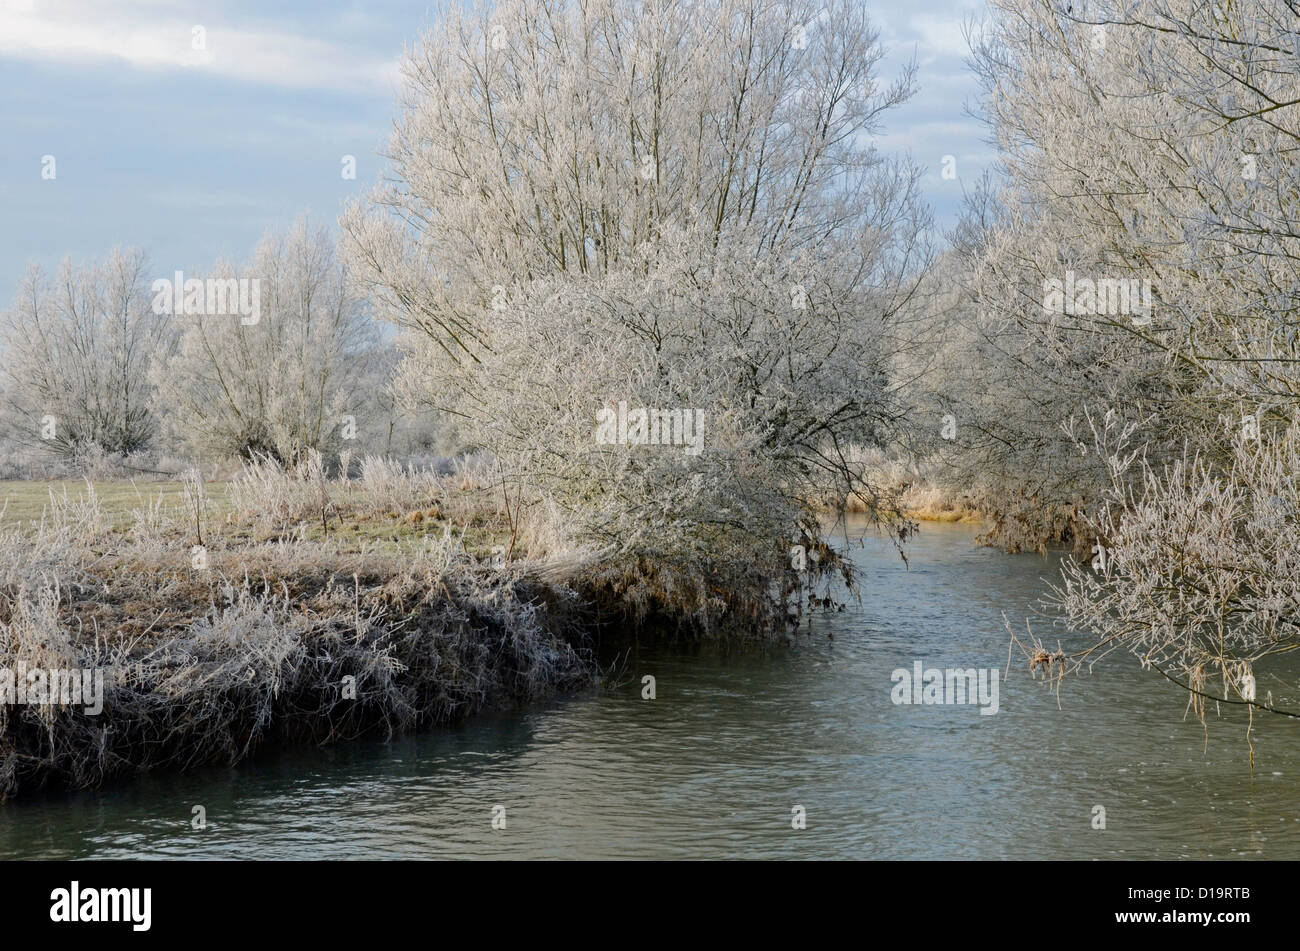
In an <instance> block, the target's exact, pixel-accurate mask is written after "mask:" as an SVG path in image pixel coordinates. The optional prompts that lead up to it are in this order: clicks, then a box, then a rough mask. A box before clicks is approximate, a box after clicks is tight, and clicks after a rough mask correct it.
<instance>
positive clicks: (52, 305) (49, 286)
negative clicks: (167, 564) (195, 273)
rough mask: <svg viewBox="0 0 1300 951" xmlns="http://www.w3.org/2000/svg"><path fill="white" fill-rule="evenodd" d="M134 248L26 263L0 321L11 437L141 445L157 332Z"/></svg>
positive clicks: (102, 447) (128, 449)
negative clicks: (86, 258) (49, 263)
mask: <svg viewBox="0 0 1300 951" xmlns="http://www.w3.org/2000/svg"><path fill="white" fill-rule="evenodd" d="M146 269H147V263H146V258H145V255H144V253H143V252H141V251H137V250H120V249H119V250H115V251H114V252H113V253H112V254H111V255H110V256H109V257H108V258H107V259H106V260H104V261H99V262H89V263H86V264H84V265H77V264H74V263H73V262H72V261H71V260H65V261H64V262H63V264H62V265H60V267H59V269H58V273H57V274H56V275H55V276H54V278H53V279H52V280H51V279H50V278H49V277H48V276H47V275H45V274H44V273H43V272H42V271H41V270H40V269H39V268H37V267H34V266H33V267H32V268H31V269H30V270H29V271H28V272H27V275H26V276H25V277H24V279H23V281H22V283H21V285H20V287H19V290H18V294H17V295H16V297H15V299H14V301H13V303H12V305H11V306H10V307H9V308H8V310H7V311H5V313H4V315H3V318H2V319H0V355H2V356H0V376H3V377H4V378H5V385H4V387H3V390H4V392H5V395H6V403H7V410H8V412H7V413H6V414H5V415H6V416H8V417H9V422H10V424H11V425H10V428H11V431H12V435H13V437H14V438H16V439H17V440H18V441H20V442H27V443H30V444H32V445H37V446H41V447H43V448H46V449H49V450H50V451H51V452H54V453H56V454H59V455H63V456H70V457H71V456H76V455H77V454H78V453H79V452H82V451H91V452H93V451H96V450H99V451H104V452H109V453H117V454H129V453H133V452H137V451H139V450H142V449H144V448H146V447H147V446H148V445H149V442H150V440H151V439H152V437H153V435H154V433H155V429H156V423H155V420H154V418H153V416H152V415H151V414H150V412H149V400H150V397H151V394H152V390H151V387H150V386H149V381H148V368H149V362H150V360H151V359H152V358H153V354H154V350H155V348H156V346H157V344H158V341H159V338H160V335H161V331H162V328H161V318H159V317H158V316H157V315H155V314H154V313H153V311H152V309H151V308H150V296H149V289H148V285H147V282H146Z"/></svg>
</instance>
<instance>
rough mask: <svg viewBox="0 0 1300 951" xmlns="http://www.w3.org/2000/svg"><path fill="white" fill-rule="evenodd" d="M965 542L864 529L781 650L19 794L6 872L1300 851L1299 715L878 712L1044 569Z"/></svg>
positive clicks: (941, 529)
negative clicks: (362, 735)
mask: <svg viewBox="0 0 1300 951" xmlns="http://www.w3.org/2000/svg"><path fill="white" fill-rule="evenodd" d="M974 535H975V532H974V530H973V529H971V528H969V527H966V526H954V525H939V524H927V525H925V526H924V529H923V531H922V533H921V534H920V535H919V536H918V537H917V538H916V539H915V541H914V542H913V543H912V544H911V545H910V548H909V555H910V560H911V565H910V569H909V568H908V567H906V566H904V565H903V564H902V562H901V561H900V560H899V558H898V556H897V554H896V553H895V552H894V551H893V550H892V548H891V547H890V546H889V544H888V543H887V542H885V541H883V540H881V539H878V538H877V537H875V536H874V535H867V537H866V538H865V539H864V546H863V548H862V549H860V550H858V551H857V553H856V557H857V558H858V559H859V561H860V563H861V565H862V567H863V569H864V572H865V587H864V596H863V604H862V605H861V607H860V608H858V607H854V608H851V609H850V610H848V611H846V612H845V613H843V614H838V615H835V616H834V617H833V618H830V619H826V620H818V621H816V622H814V625H813V632H812V634H811V635H810V636H803V637H800V638H799V640H798V642H797V644H796V645H795V646H793V647H784V646H783V647H779V648H771V649H767V650H744V651H737V650H730V651H727V650H719V649H717V648H710V649H700V650H696V651H692V652H690V653H683V652H682V651H680V650H670V649H664V648H655V649H646V648H642V649H641V650H639V651H636V650H634V651H633V653H632V654H631V655H630V658H629V660H628V664H627V675H628V676H627V677H626V678H625V679H626V681H627V683H626V685H625V686H622V687H619V688H617V689H608V690H599V691H593V692H590V693H588V694H585V695H582V696H577V697H569V698H566V699H564V700H560V701H557V702H555V703H552V704H548V705H546V706H544V707H541V708H537V709H532V710H530V711H528V712H525V713H516V714H509V715H500V716H490V717H481V718H478V719H475V720H473V721H472V722H470V723H467V724H463V725H461V726H458V727H455V728H452V729H448V730H442V731H438V732H435V733H430V734H426V735H423V736H416V737H405V738H401V739H397V740H394V741H393V742H390V743H382V742H376V741H370V742H357V743H352V744H348V745H345V746H341V747H336V748H333V749H324V750H309V751H293V752H283V751H277V752H266V753H264V754H263V755H262V756H260V757H259V758H258V759H257V760H256V761H254V762H252V763H246V764H243V765H241V766H238V767H236V768H209V769H204V770H200V771H196V772H193V773H190V774H187V775H180V776H178V775H144V776H141V777H139V778H138V779H131V780H127V781H123V782H119V783H117V784H114V785H112V786H110V787H107V788H104V789H101V790H95V791H90V792H80V793H72V794H57V793H56V794H46V795H44V796H37V797H36V798H29V799H26V800H20V801H18V802H13V803H9V804H8V805H5V806H3V807H0V857H5V858H14V857H22V858H38V857H39V858H73V857H114V858H123V857H133V856H134V857H185V858H190V857H226V858H444V857H502V858H608V857H616V858H721V857H757V858H774V857H791V858H828V857H829V858H839V857H845V858H925V859H931V858H935V859H938V858H979V857H991V858H1060V857H1078V858H1091V857H1130V858H1146V857H1151V858H1180V857H1192V858H1208V857H1215V858H1231V857H1235V856H1252V857H1265V858H1298V857H1300V804H1298V803H1297V798H1298V797H1297V796H1296V794H1295V788H1296V787H1295V782H1296V779H1297V777H1300V722H1297V721H1294V720H1287V719H1284V718H1280V717H1268V716H1265V717H1261V716H1257V717H1256V736H1255V757H1256V760H1255V772H1254V774H1253V775H1252V774H1251V772H1250V768H1249V764H1248V759H1247V747H1246V744H1245V740H1244V737H1245V725H1246V719H1245V716H1244V714H1239V713H1237V712H1236V711H1235V710H1234V711H1232V712H1231V713H1229V712H1228V711H1226V710H1225V715H1224V717H1223V718H1222V719H1212V720H1211V721H1210V733H1209V741H1208V747H1207V745H1206V737H1205V734H1204V732H1203V730H1202V728H1201V725H1200V723H1199V722H1198V721H1196V720H1195V719H1191V720H1187V721H1184V720H1183V719H1182V712H1183V699H1182V697H1181V695H1180V692H1179V691H1178V690H1177V688H1174V687H1173V686H1171V685H1169V684H1167V683H1165V682H1164V681H1161V680H1160V679H1159V678H1158V677H1156V676H1155V675H1150V674H1144V673H1142V672H1141V671H1140V670H1138V669H1137V665H1136V663H1134V662H1132V661H1131V660H1129V659H1128V658H1127V657H1120V656H1118V655H1114V656H1113V657H1112V658H1111V659H1110V661H1108V662H1107V663H1106V664H1105V665H1104V666H1103V667H1102V668H1101V669H1100V670H1098V671H1096V672H1094V674H1093V675H1092V677H1091V678H1089V679H1088V680H1087V681H1075V682H1071V683H1067V684H1066V686H1065V689H1064V690H1063V692H1062V698H1061V702H1062V708H1060V709H1058V706H1057V702H1056V699H1055V698H1054V697H1053V696H1052V695H1051V694H1050V693H1048V692H1047V691H1046V690H1045V689H1044V688H1043V687H1042V686H1041V685H1038V684H1034V683H1032V682H1031V681H1030V680H1029V679H1028V678H1027V676H1025V675H1024V673H1023V666H1022V665H1020V664H1019V663H1018V662H1017V665H1016V666H1015V667H1013V670H1012V675H1011V677H1010V680H1009V682H1004V683H1003V684H1002V685H1001V696H1000V706H1001V709H1000V711H999V712H998V713H997V715H995V716H980V715H979V712H978V708H977V707H975V706H895V705H894V704H893V703H892V702H891V701H890V688H891V683H890V673H891V671H892V670H894V669H895V668H897V667H910V666H911V664H912V663H913V662H914V661H916V660H923V661H925V662H926V664H927V665H928V666H936V667H958V666H960V667H1003V666H1004V665H1005V663H1006V659H1007V635H1006V632H1005V629H1004V627H1003V621H1002V615H1003V612H1005V613H1006V615H1007V616H1008V617H1009V618H1011V619H1012V620H1013V621H1014V620H1016V619H1023V617H1024V615H1025V614H1026V612H1027V611H1028V610H1030V609H1031V608H1032V605H1033V604H1034V602H1035V601H1036V600H1037V598H1038V597H1040V596H1041V594H1042V593H1043V591H1044V583H1043V581H1042V579H1043V578H1045V577H1050V576H1051V574H1052V573H1053V566H1054V561H1053V560H1051V559H1044V558H1039V557H1035V556H1025V555H1021V556H1008V555H1004V554H1001V553H999V552H996V551H991V550H988V549H983V548H979V547H977V546H976V545H975V544H974ZM828 634H833V637H829V636H828ZM647 673H649V674H653V675H654V676H655V677H656V679H657V693H658V696H657V699H656V700H654V701H647V700H642V699H641V685H640V678H641V676H642V675H644V674H647ZM1274 674H1275V676H1270V675H1268V674H1264V675H1263V676H1261V678H1260V692H1261V693H1263V692H1264V691H1265V690H1270V689H1271V690H1272V691H1273V695H1274V697H1275V699H1277V701H1278V703H1279V705H1286V706H1288V707H1295V706H1300V701H1298V700H1297V693H1298V691H1297V689H1296V683H1297V680H1298V679H1300V678H1298V676H1297V670H1296V669H1295V668H1294V667H1291V668H1289V669H1282V668H1277V669H1275V671H1274ZM196 804H199V805H202V806H203V807H204V808H205V809H206V812H207V823H208V825H207V828H206V830H204V831H194V830H193V829H191V826H190V819H191V809H192V807H193V806H194V805H196ZM497 805H501V806H504V807H505V816H506V826H507V827H506V829H504V830H493V828H492V811H493V807H494V806H497ZM796 805H801V806H803V807H804V808H805V809H806V811H807V828H806V829H804V830H802V831H796V830H793V829H791V809H792V807H794V806H796ZM1095 805H1101V806H1104V807H1105V810H1106V825H1107V828H1106V829H1105V831H1097V830H1094V829H1093V828H1092V827H1091V821H1092V810H1093V807H1094V806H1095Z"/></svg>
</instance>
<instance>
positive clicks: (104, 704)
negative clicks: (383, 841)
mask: <svg viewBox="0 0 1300 951" xmlns="http://www.w3.org/2000/svg"><path fill="white" fill-rule="evenodd" d="M44 488H45V495H46V498H45V500H44V502H43V504H42V505H41V507H40V510H39V514H35V513H34V512H33V499H32V496H33V494H35V493H36V492H37V491H38V488H37V487H36V486H35V485H33V484H9V485H4V484H0V507H3V505H4V500H5V499H8V501H9V503H10V504H9V507H8V508H7V509H5V513H6V514H5V517H4V518H3V519H0V670H3V671H8V672H11V675H12V676H13V677H15V678H18V682H17V683H15V684H13V686H12V687H10V689H13V688H14V687H16V688H17V689H16V690H14V692H13V694H12V695H11V696H5V697H4V698H3V699H4V701H5V702H2V703H0V798H6V797H9V796H13V795H15V794H19V793H22V792H26V791H29V790H31V789H35V788H39V787H42V786H45V785H49V784H54V785H68V786H76V787H86V786H93V785H97V784H99V783H101V782H103V781H104V780H106V779H108V778H110V777H113V776H118V775H122V774H125V773H130V772H133V771H138V770H145V769H154V768H162V767H173V768H187V767H191V766H195V765H198V764H200V763H208V762H224V763H234V762H238V761H240V760H242V759H243V758H245V757H247V756H248V755H249V754H250V753H251V752H253V751H254V750H255V749H257V748H258V747H259V746H260V745H262V744H264V743H266V742H268V741H269V740H272V739H274V738H287V739H290V740H293V741H295V742H303V743H306V742H310V743H328V742H333V741H336V740H340V739H347V738H351V737H355V736H359V735H362V734H366V733H370V732H378V733H381V734H392V733H394V732H400V731H405V730H412V729H418V728H422V727H428V726H431V725H436V724H440V723H446V722H449V721H452V720H456V719H460V718H463V717H465V716H468V715H470V714H473V713H476V712H479V711H481V710H486V709H499V708H503V707H508V706H511V705H514V704H518V703H527V702H533V701H536V700H537V699H539V698H542V697H546V696H549V695H551V694H553V693H556V692H559V691H566V690H573V689H579V688H581V687H584V686H587V685H589V684H591V683H592V682H594V681H595V679H596V677H597V676H598V669H597V666H596V664H595V663H594V662H593V660H592V658H591V653H590V650H589V649H588V637H587V634H588V632H587V618H586V617H585V616H584V615H583V607H582V604H581V601H580V599H579V598H578V597H577V596H576V595H575V594H574V592H573V589H572V588H570V587H569V586H568V585H567V583H566V582H565V580H564V579H563V578H562V577H560V575H561V574H562V571H560V569H559V567H557V565H556V564H554V563H553V562H548V561H545V560H541V561H537V560H527V559H522V560H517V561H511V562H510V563H508V564H506V563H503V562H502V559H501V558H500V557H499V551H500V548H499V545H500V542H501V541H502V540H503V538H505V539H508V535H509V531H508V526H507V525H505V524H503V520H502V519H498V518H496V517H495V516H494V512H493V508H492V506H490V505H487V504H485V502H484V499H483V497H482V494H483V489H484V487H483V486H482V485H479V484H477V483H476V482H475V480H474V477H473V475H472V474H468V473H460V474H453V475H451V476H440V475H437V474H434V473H421V474H416V473H410V472H403V471H401V470H399V469H397V468H396V467H393V466H387V465H385V464H383V463H382V462H378V461H376V462H374V463H372V464H371V465H370V466H369V468H368V470H367V473H366V474H365V475H364V476H363V477H362V478H361V479H359V480H327V479H325V477H324V474H323V472H320V471H317V472H315V473H312V472H310V471H308V472H305V473H302V474H300V475H298V476H289V475H287V474H285V473H279V472H273V471H271V469H269V468H267V469H265V470H261V471H258V470H253V471H252V472H251V473H250V474H249V477H247V478H243V479H241V480H239V481H237V482H233V483H230V484H228V485H220V486H205V485H202V484H200V483H199V482H198V481H197V479H192V480H188V481H186V482H184V483H180V484H169V485H162V486H159V485H156V484H147V483H144V484H140V485H139V486H134V487H131V488H130V490H128V487H126V486H123V485H111V486H104V485H97V484H95V483H86V484H84V485H83V486H82V487H81V491H79V492H76V491H73V490H72V488H71V487H69V486H66V485H63V486H57V487H44ZM14 513H20V515H15V514H14ZM33 515H34V517H32V516H33ZM494 553H495V554H494ZM46 671H55V672H58V673H56V674H52V675H47V674H45V673H41V672H46ZM82 672H84V675H83V674H82ZM69 674H75V675H76V678H75V680H74V681H73V682H72V683H69V682H66V680H65V682H64V683H62V684H55V683H54V682H53V681H55V680H56V679H57V678H58V677H59V676H60V675H62V676H64V677H65V678H66V677H67V676H68V675H69ZM33 678H34V679H33ZM5 688H6V682H5V681H4V679H3V678H0V691H4V690H5ZM74 688H75V694H76V695H75V696H74V695H73V692H74ZM95 693H99V694H101V695H100V696H93V694H95Z"/></svg>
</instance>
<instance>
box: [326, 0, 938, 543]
mask: <svg viewBox="0 0 1300 951" xmlns="http://www.w3.org/2000/svg"><path fill="white" fill-rule="evenodd" d="M881 55H882V50H881V47H880V45H879V43H878V40H877V34H876V31H875V30H874V29H873V28H872V27H871V25H870V24H869V22H868V20H867V17H866V14H865V13H864V11H863V8H862V6H861V5H860V4H857V3H849V2H840V0H835V2H832V3H831V4H830V5H829V6H823V5H819V4H814V3H805V2H799V0H790V2H776V3H769V2H756V0H712V2H706V3H685V2H666V3H659V4H643V3H639V2H633V0H598V2H594V3H584V4H578V3H573V2H567V0H553V2H543V0H508V2H503V3H499V4H495V5H493V6H491V7H482V6H478V7H474V8H472V9H464V8H462V7H461V6H460V5H448V6H446V7H445V8H443V9H442V10H440V12H439V26H438V29H437V31H436V33H431V34H429V35H427V36H426V37H425V38H424V40H423V42H422V43H421V45H420V46H419V47H418V48H417V49H415V50H414V51H413V52H412V53H411V54H410V56H409V57H408V59H407V62H406V63H405V66H404V76H405V79H406V89H405V95H404V100H403V111H402V115H401V117H400V119H399V121H398V123H397V129H396V132H395V135H394V137H393V140H392V142H391V145H390V147H389V153H390V156H391V159H392V163H393V170H394V175H393V179H392V182H391V183H390V184H387V185H384V186H382V187H380V188H379V189H377V190H376V191H375V192H374V193H373V194H372V195H371V196H370V198H369V201H368V202H366V203H365V204H362V205H357V206H354V207H353V208H352V209H351V210H350V212H349V214H348V215H347V216H346V217H345V221H344V229H345V234H346V240H347V242H348V248H349V250H350V252H351V254H350V260H351V262H352V263H353V268H354V272H355V274H356V275H357V277H358V279H359V280H360V281H361V282H362V283H363V284H364V285H366V286H367V287H368V288H369V289H370V290H371V291H372V292H373V293H374V295H375V296H376V300H377V307H378V309H379V313H380V315H381V316H383V317H386V318H388V319H389V320H391V321H393V322H394V323H396V324H397V325H398V326H399V327H401V328H402V329H403V331H404V343H405V345H406V346H407V347H408V348H409V350H410V354H411V359H410V361H408V364H407V367H406V374H407V383H408V384H409V385H411V386H412V388H415V389H418V390H421V391H423V392H425V393H427V394H429V398H430V399H431V400H432V402H434V403H435V404H436V405H439V406H441V407H443V408H444V409H446V410H447V411H449V412H451V413H453V414H456V415H457V417H458V418H459V419H461V420H462V421H463V424H464V427H465V435H466V438H467V439H468V440H470V441H471V442H472V443H474V444H475V445H478V446H480V447H483V448H487V449H490V450H491V451H492V452H493V453H494V454H496V456H497V458H498V459H499V461H500V464H501V467H502V470H501V471H502V481H503V487H504V488H505V490H506V492H507V494H508V495H507V497H509V498H512V499H513V498H514V497H515V493H518V496H519V498H520V499H521V500H522V504H523V505H525V506H528V505H532V504H545V503H549V502H558V503H559V505H560V507H561V509H563V510H565V511H566V512H567V514H568V517H569V518H570V519H571V520H572V525H573V529H574V532H575V534H576V535H577V536H579V537H580V538H582V539H584V540H591V541H594V542H595V543H597V544H599V545H602V546H606V547H608V548H609V549H610V550H611V551H613V552H617V553H621V554H623V555H626V556H628V557H635V558H641V557H648V558H651V559H653V560H654V561H656V562H658V563H661V564H675V565H681V566H686V565H695V564H697V563H698V562H699V561H701V560H704V559H712V560H715V561H716V562H718V563H722V564H727V563H729V562H732V561H736V560H743V561H745V562H746V563H747V564H748V565H751V566H752V565H767V566H768V567H772V566H774V565H776V564H777V563H778V562H779V561H781V559H784V558H785V554H786V549H787V548H788V546H789V544H790V541H791V539H792V537H794V536H796V534H797V533H798V532H800V531H815V528H814V527H813V522H814V520H813V519H812V517H811V512H812V504H813V503H814V502H815V501H819V500H821V499H824V498H827V497H838V498H840V499H842V498H844V497H845V496H846V495H847V494H848V492H849V491H851V490H853V489H857V490H859V491H860V492H861V493H862V494H863V495H864V497H870V498H871V499H872V500H873V503H874V502H879V503H880V509H881V510H882V513H883V514H884V517H885V518H886V519H890V518H892V517H893V514H892V512H891V511H889V510H890V506H889V504H888V501H887V500H879V499H877V497H876V493H874V492H873V491H872V489H871V488H870V487H866V486H862V485H861V484H860V483H859V482H858V481H857V480H856V478H855V473H854V472H853V470H852V468H851V467H850V466H848V465H847V464H846V463H845V459H844V452H845V451H846V449H847V447H848V445H849V444H850V443H851V442H861V443H865V444H872V443H875V442H878V441H880V440H881V439H883V438H885V436H886V435H887V434H888V433H889V432H890V430H891V428H893V427H895V426H896V425H897V422H898V416H899V413H900V404H899V403H898V401H897V398H896V394H895V393H894V392H892V390H891V387H890V379H889V374H888V368H889V361H890V359H891V357H892V354H893V352H894V350H895V349H896V348H898V347H899V346H901V345H902V344H901V343H900V339H899V338H900V336H901V334H900V328H899V323H900V317H899V308H900V306H901V305H902V303H903V302H904V301H905V300H906V298H907V295H908V294H909V292H910V291H911V290H912V289H913V287H914V281H915V278H916V272H915V269H916V267H918V266H922V265H924V263H925V261H926V259H927V252H926V248H925V247H924V243H923V241H922V240H921V237H920V230H921V228H922V226H923V225H924V224H925V222H926V211H925V209H924V208H923V206H922V205H921V203H920V202H919V199H918V196H917V191H916V187H915V182H916V175H917V173H916V170H915V169H914V168H913V167H911V166H910V165H909V164H907V163H904V162H896V161H890V160H886V159H884V158H882V157H881V156H879V155H878V154H877V153H876V152H875V151H874V149H873V147H872V145H871V143H870V140H871V136H872V134H873V133H874V132H876V131H877V129H878V127H879V121H880V118H881V115H882V113H883V112H884V111H885V110H887V109H889V108H891V107H892V106H894V105H896V104H898V103H900V102H902V101H904V100H905V99H906V97H907V96H908V95H909V94H910V91H911V79H912V74H911V71H910V70H907V71H905V72H904V74H903V75H902V77H901V78H900V79H899V80H898V81H897V82H896V83H895V84H893V85H884V84H881V83H880V82H879V80H878V79H877V78H876V75H875V72H876V66H877V63H878V61H879V59H880V57H881ZM620 402H626V404H627V406H628V407H629V409H631V410H636V409H639V408H646V409H650V410H662V411H669V412H675V411H692V412H693V413H701V414H703V415H702V417H696V418H697V419H700V418H702V421H703V431H702V436H703V444H702V451H700V452H699V453H688V452H686V451H684V448H683V447H682V446H680V445H627V444H620V443H619V442H617V441H615V442H612V443H611V442H608V441H602V440H601V439H600V438H598V437H599V433H598V413H600V412H601V411H602V409H611V410H615V411H617V409H618V406H619V404H620ZM632 441H635V440H632Z"/></svg>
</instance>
